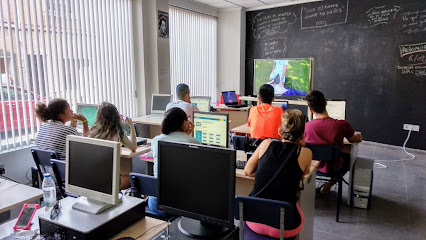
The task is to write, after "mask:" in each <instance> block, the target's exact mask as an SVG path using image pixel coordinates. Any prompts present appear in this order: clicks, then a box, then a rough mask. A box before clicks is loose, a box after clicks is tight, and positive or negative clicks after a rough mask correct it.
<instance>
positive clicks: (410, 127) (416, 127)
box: [402, 124, 420, 132]
mask: <svg viewBox="0 0 426 240" xmlns="http://www.w3.org/2000/svg"><path fill="white" fill-rule="evenodd" d="M402 128H403V129H404V130H407V131H409V130H411V131H413V132H418V131H420V126H419V125H412V124H404V125H403V126H402Z"/></svg>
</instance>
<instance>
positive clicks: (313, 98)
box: [305, 90, 362, 194]
mask: <svg viewBox="0 0 426 240" xmlns="http://www.w3.org/2000/svg"><path fill="white" fill-rule="evenodd" d="M305 99H306V101H307V102H308V106H309V110H310V111H311V112H312V113H313V114H314V115H315V117H316V119H313V120H311V121H310V122H308V123H306V128H305V141H306V142H307V143H311V144H317V145H338V146H339V148H340V151H342V149H343V138H346V139H348V141H349V142H351V143H354V142H361V141H362V135H361V134H360V133H355V132H354V130H353V128H352V126H351V124H350V123H349V122H348V121H346V120H337V119H333V118H331V117H329V116H328V113H327V110H326V105H327V101H326V100H325V97H324V94H323V93H322V92H320V91H317V90H312V91H310V92H309V93H308V95H306V98H305ZM347 161H349V160H347ZM344 162H345V160H344V159H343V155H342V152H340V158H339V160H338V161H336V162H334V163H332V164H327V162H325V161H324V162H320V164H319V166H318V171H320V172H323V173H333V172H336V171H347V170H348V169H347V167H346V166H345V165H346V164H344ZM334 184H335V181H333V180H332V181H330V182H328V183H326V184H325V185H324V186H323V187H322V188H321V190H320V192H321V194H327V193H328V192H330V188H331V187H332V186H333V185H334Z"/></svg>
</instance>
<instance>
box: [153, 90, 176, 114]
mask: <svg viewBox="0 0 426 240" xmlns="http://www.w3.org/2000/svg"><path fill="white" fill-rule="evenodd" d="M171 101H172V95H170V94H152V101H151V113H165V112H166V107H167V104H168V103H169V102H171Z"/></svg>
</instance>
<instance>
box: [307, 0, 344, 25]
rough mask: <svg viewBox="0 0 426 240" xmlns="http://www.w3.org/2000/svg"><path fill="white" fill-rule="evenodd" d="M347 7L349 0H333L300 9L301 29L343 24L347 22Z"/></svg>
mask: <svg viewBox="0 0 426 240" xmlns="http://www.w3.org/2000/svg"><path fill="white" fill-rule="evenodd" d="M348 6H349V0H334V1H327V3H320V4H314V5H313V6H312V5H310V6H309V7H302V8H301V10H300V11H301V14H300V19H301V22H300V26H301V29H309V28H321V27H327V26H332V25H336V24H344V23H346V21H347V20H348Z"/></svg>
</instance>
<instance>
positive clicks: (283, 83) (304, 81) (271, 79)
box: [253, 58, 313, 96]
mask: <svg viewBox="0 0 426 240" xmlns="http://www.w3.org/2000/svg"><path fill="white" fill-rule="evenodd" d="M312 65H313V61H312V59H310V58H306V59H255V60H254V78H253V79H254V84H253V94H254V95H256V96H257V95H258V94H259V88H260V86H262V85H263V84H270V85H271V86H273V87H274V92H275V96H306V95H307V94H308V91H309V90H310V89H311V87H312Z"/></svg>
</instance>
